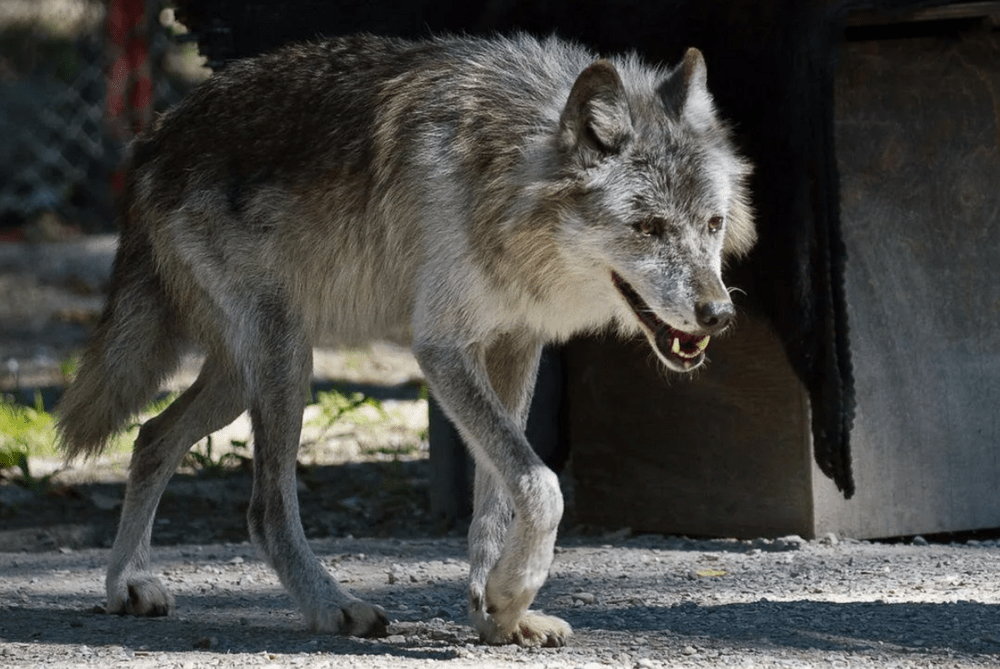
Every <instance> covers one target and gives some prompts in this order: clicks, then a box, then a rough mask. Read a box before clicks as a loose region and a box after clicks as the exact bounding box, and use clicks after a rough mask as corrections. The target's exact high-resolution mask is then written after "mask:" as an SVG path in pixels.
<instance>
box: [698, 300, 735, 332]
mask: <svg viewBox="0 0 1000 669" xmlns="http://www.w3.org/2000/svg"><path fill="white" fill-rule="evenodd" d="M695 316H696V317H697V318H698V325H700V326H701V327H703V328H705V329H706V330H710V331H712V332H718V331H720V330H724V329H725V328H726V326H728V325H729V324H730V323H732V322H733V319H734V318H736V308H735V307H733V303H732V302H730V301H729V300H725V301H723V302H702V303H701V304H699V305H698V306H697V307H696V308H695Z"/></svg>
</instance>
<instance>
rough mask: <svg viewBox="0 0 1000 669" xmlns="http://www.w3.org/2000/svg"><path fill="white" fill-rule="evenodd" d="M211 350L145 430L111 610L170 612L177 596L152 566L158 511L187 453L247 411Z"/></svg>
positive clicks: (114, 570) (132, 470)
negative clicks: (195, 373)
mask: <svg viewBox="0 0 1000 669" xmlns="http://www.w3.org/2000/svg"><path fill="white" fill-rule="evenodd" d="M220 360H221V359H220V358H218V357H212V356H210V357H209V358H208V359H207V360H206V361H205V364H204V366H203V367H202V370H201V373H200V374H199V375H198V379H197V380H196V381H195V382H194V384H193V385H192V386H191V387H190V388H188V389H187V391H185V392H184V393H183V394H182V395H181V396H180V397H178V398H177V400H175V401H174V402H173V403H172V404H171V405H170V406H169V407H167V409H166V410H165V411H163V413H161V414H160V415H158V416H155V417H154V418H151V419H150V420H149V421H147V422H146V423H145V425H143V426H142V429H140V430H139V436H138V438H137V439H136V441H135V450H134V451H133V453H132V462H131V465H130V466H129V479H128V486H127V488H126V492H125V500H124V503H123V505H122V514H121V520H120V522H119V524H118V534H117V536H116V537H115V543H114V546H113V548H112V549H111V560H110V564H109V566H108V574H107V595H108V602H107V610H108V612H110V613H129V614H133V615H141V616H162V615H166V614H167V613H169V612H170V610H171V609H172V608H173V604H174V600H173V597H172V596H171V595H170V593H169V592H168V591H167V589H166V588H165V587H164V586H163V584H162V583H161V582H160V580H159V579H158V578H156V577H155V576H153V575H152V574H150V573H149V572H148V571H147V567H148V563H149V541H150V536H151V534H152V529H153V517H154V516H155V514H156V507H157V506H158V504H159V502H160V497H161V495H162V494H163V490H164V489H165V488H166V486H167V482H168V481H169V480H170V477H171V476H172V475H173V473H174V472H175V471H176V469H177V467H178V465H180V462H181V460H182V458H183V457H184V454H185V453H187V451H188V449H189V448H191V446H192V445H193V444H195V443H196V442H197V441H199V440H200V439H202V438H203V437H205V436H206V435H208V434H211V433H212V432H214V431H216V430H218V429H221V428H223V427H225V426H226V425H228V424H229V423H231V422H232V421H233V420H234V419H235V418H236V417H237V416H239V415H240V413H241V412H242V411H243V403H242V397H243V396H242V393H241V392H240V388H239V386H238V385H237V384H236V381H235V377H234V376H233V372H232V370H231V369H230V368H229V366H228V365H225V364H222V363H221V362H220Z"/></svg>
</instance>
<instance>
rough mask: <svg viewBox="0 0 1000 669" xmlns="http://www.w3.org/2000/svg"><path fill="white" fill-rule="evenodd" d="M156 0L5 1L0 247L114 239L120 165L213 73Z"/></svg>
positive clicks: (0, 16)
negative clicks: (94, 236) (155, 121)
mask: <svg viewBox="0 0 1000 669" xmlns="http://www.w3.org/2000/svg"><path fill="white" fill-rule="evenodd" d="M184 33H185V29H184V27H183V26H182V25H180V24H179V23H177V22H176V21H175V20H174V12H173V10H172V9H170V8H169V7H165V6H164V3H162V2H160V1H159V0H0V240H2V241H22V240H23V241H43V240H45V241H55V240H60V239H66V238H69V237H73V236H76V235H78V234H81V233H96V232H113V231H114V220H113V216H112V214H111V203H112V201H113V193H114V191H115V188H116V185H117V181H118V179H117V173H116V168H117V166H118V163H119V161H120V160H121V157H122V153H123V150H124V148H125V146H126V145H127V143H128V141H129V140H130V139H131V138H132V137H133V136H134V135H135V133H136V132H137V131H138V130H139V129H141V128H142V127H143V126H144V125H145V124H146V123H148V122H149V120H150V119H151V118H152V116H153V114H154V113H156V112H158V111H162V110H163V109H165V108H166V107H168V106H169V105H171V104H172V103H174V102H176V101H177V100H178V99H179V98H180V97H181V96H182V95H183V93H184V92H185V91H186V90H187V89H189V88H190V87H191V86H192V85H193V84H195V83H197V82H198V81H200V80H201V79H203V78H205V77H206V76H208V74H209V73H210V70H209V69H208V68H207V67H205V65H204V59H203V58H202V57H200V56H199V55H198V53H197V47H196V46H195V45H194V44H193V43H187V42H184Z"/></svg>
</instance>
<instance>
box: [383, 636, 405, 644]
mask: <svg viewBox="0 0 1000 669" xmlns="http://www.w3.org/2000/svg"><path fill="white" fill-rule="evenodd" d="M385 642H386V643H391V644H393V645H394V646H398V645H402V644H404V643H406V637H405V636H403V635H402V634H391V635H389V636H387V637H386V638H385Z"/></svg>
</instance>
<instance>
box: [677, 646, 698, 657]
mask: <svg viewBox="0 0 1000 669" xmlns="http://www.w3.org/2000/svg"><path fill="white" fill-rule="evenodd" d="M681 652H682V653H684V654H685V655H697V654H698V649H697V648H695V647H694V646H684V649H683V650H681Z"/></svg>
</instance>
